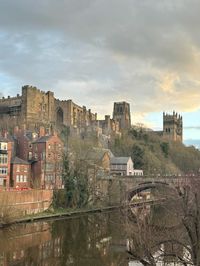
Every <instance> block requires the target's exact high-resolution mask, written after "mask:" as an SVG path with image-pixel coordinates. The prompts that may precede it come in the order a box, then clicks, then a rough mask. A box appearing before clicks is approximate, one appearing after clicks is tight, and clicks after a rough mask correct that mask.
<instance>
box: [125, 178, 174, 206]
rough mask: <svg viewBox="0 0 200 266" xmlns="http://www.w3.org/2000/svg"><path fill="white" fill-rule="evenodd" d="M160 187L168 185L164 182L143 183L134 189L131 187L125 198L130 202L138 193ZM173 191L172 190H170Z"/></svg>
mask: <svg viewBox="0 0 200 266" xmlns="http://www.w3.org/2000/svg"><path fill="white" fill-rule="evenodd" d="M160 186H166V187H169V184H168V183H165V182H159V181H153V182H151V181H149V182H143V183H140V184H139V185H137V186H136V187H133V188H132V189H130V190H128V191H127V193H126V198H127V200H128V201H129V202H130V201H131V199H132V198H133V197H134V196H135V195H137V194H138V193H140V192H142V191H145V190H148V189H151V188H156V187H160ZM172 189H174V188H172Z"/></svg>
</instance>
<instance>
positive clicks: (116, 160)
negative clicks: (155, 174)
mask: <svg viewBox="0 0 200 266" xmlns="http://www.w3.org/2000/svg"><path fill="white" fill-rule="evenodd" d="M110 171H111V174H116V175H121V176H129V175H133V172H134V169H133V161H132V159H131V157H113V158H111V160H110Z"/></svg>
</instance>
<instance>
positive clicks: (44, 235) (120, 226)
mask: <svg viewBox="0 0 200 266" xmlns="http://www.w3.org/2000/svg"><path fill="white" fill-rule="evenodd" d="M133 223H134V222H133ZM129 224H130V221H128V222H127V217H126V215H125V214H124V212H123V213H122V212H121V211H112V212H107V213H98V214H89V215H84V216H80V217H74V218H68V219H60V220H49V221H45V222H44V221H43V222H34V223H27V224H17V225H14V226H12V227H7V228H4V229H1V230H0V265H2V266H7V265H15V266H17V265H20V266H36V265H37V266H38V265H42V266H51V265H52V266H56V265H72V266H74V265H75V266H103V265H105V266H120V265H122V266H128V265H129V266H139V265H142V264H140V263H139V262H137V260H133V259H131V258H130V256H129V255H128V253H127V243H130V238H129V236H128V235H127V225H128V227H129ZM131 230H132V229H131ZM133 231H134V230H133ZM131 241H133V240H131ZM155 252H156V251H155ZM156 265H164V264H162V263H159V264H156ZM173 265H175V264H173Z"/></svg>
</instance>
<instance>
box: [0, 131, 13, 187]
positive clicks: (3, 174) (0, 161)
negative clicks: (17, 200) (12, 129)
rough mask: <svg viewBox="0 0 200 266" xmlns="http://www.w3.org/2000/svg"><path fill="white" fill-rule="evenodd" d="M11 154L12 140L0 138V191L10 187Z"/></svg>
mask: <svg viewBox="0 0 200 266" xmlns="http://www.w3.org/2000/svg"><path fill="white" fill-rule="evenodd" d="M12 152H13V140H12V139H10V138H9V137H7V136H6V135H5V136H4V137H2V136H0V189H1V188H9V187H10V170H11V167H10V166H11V158H12Z"/></svg>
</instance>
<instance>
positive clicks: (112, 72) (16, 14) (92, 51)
mask: <svg viewBox="0 0 200 266" xmlns="http://www.w3.org/2000/svg"><path fill="white" fill-rule="evenodd" d="M199 14H200V1H199V0H162V1H157V0H42V1H41V0H17V1H16V0H14V1H13V0H0V96H5V97H7V96H8V95H10V96H15V95H16V94H17V93H21V87H22V86H23V85H26V84H28V85H33V86H36V87H38V88H39V89H42V90H44V91H48V90H51V91H53V92H54V94H55V96H56V98H59V99H73V101H74V102H76V103H77V104H80V105H86V106H87V107H88V108H91V109H92V111H93V112H97V113H98V117H99V118H102V116H104V115H105V114H111V115H112V108H113V102H114V101H127V102H129V103H130V105H131V113H132V122H133V123H134V124H135V123H143V124H145V125H146V126H148V127H150V128H152V129H155V130H159V129H162V112H163V111H165V112H169V113H172V112H173V110H175V111H177V112H178V113H181V114H182V115H183V123H184V140H187V139H192V140H196V139H200V135H199V132H200V119H199V117H200V34H199V25H200V16H199Z"/></svg>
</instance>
